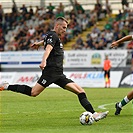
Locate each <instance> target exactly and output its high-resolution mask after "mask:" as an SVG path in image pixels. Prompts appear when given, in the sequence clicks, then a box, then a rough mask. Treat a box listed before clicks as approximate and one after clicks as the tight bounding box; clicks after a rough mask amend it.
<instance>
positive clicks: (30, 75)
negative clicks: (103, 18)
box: [0, 71, 123, 88]
mask: <svg viewBox="0 0 133 133" xmlns="http://www.w3.org/2000/svg"><path fill="white" fill-rule="evenodd" d="M0 74H1V77H2V78H1V80H2V81H8V82H9V83H10V84H15V83H17V84H26V85H30V86H34V85H35V83H36V81H37V80H38V78H39V77H40V75H41V72H26V73H25V72H16V73H14V72H10V73H7V72H6V73H5V72H1V73H0ZM64 74H65V75H66V76H67V77H68V78H71V79H72V80H73V81H74V82H76V83H77V84H79V85H80V86H82V87H89V88H94V87H104V85H105V84H104V82H105V81H104V73H103V72H98V71H82V72H81V71H73V72H64ZM122 75H123V71H111V87H119V83H120V81H121V78H122ZM10 77H11V79H10ZM50 87H57V86H56V85H55V84H52V85H51V86H50Z"/></svg>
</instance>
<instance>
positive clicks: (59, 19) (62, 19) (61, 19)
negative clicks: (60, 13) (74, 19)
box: [55, 17, 68, 24]
mask: <svg viewBox="0 0 133 133" xmlns="http://www.w3.org/2000/svg"><path fill="white" fill-rule="evenodd" d="M59 21H65V22H66V23H67V24H68V21H67V19H66V18H64V17H58V18H56V20H55V23H56V22H59Z"/></svg>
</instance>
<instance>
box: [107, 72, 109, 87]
mask: <svg viewBox="0 0 133 133" xmlns="http://www.w3.org/2000/svg"><path fill="white" fill-rule="evenodd" d="M107 75H108V87H109V88H110V70H109V71H108V74H107Z"/></svg>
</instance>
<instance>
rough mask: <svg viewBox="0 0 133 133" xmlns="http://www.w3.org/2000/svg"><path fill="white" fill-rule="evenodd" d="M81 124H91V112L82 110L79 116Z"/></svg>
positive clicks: (92, 120)
mask: <svg viewBox="0 0 133 133" xmlns="http://www.w3.org/2000/svg"><path fill="white" fill-rule="evenodd" d="M79 120H80V123H81V124H82V125H92V124H93V122H94V118H93V114H92V113H91V112H88V111H86V112H83V113H82V114H81V115H80V117H79Z"/></svg>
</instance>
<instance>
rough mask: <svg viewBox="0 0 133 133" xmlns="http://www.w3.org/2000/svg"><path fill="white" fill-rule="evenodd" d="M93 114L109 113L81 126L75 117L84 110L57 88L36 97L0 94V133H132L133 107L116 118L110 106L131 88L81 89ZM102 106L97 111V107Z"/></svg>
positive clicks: (9, 93)
mask: <svg viewBox="0 0 133 133" xmlns="http://www.w3.org/2000/svg"><path fill="white" fill-rule="evenodd" d="M85 91H86V93H87V96H88V99H89V100H90V102H91V103H92V105H93V107H94V108H95V110H96V111H106V110H109V115H108V116H107V118H106V119H103V120H101V121H99V122H95V123H93V125H91V126H89V125H81V124H80V123H79V116H80V114H81V113H82V112H84V111H85V110H84V109H83V108H82V107H81V106H80V104H79V102H78V98H77V96H76V95H75V94H73V93H71V92H67V91H65V90H63V89H60V88H47V89H46V90H44V92H42V93H41V94H40V95H39V96H38V97H36V98H33V97H28V96H25V95H22V94H19V93H14V92H7V91H3V92H0V133H41V132H43V133H132V132H133V107H132V102H130V103H129V104H127V105H126V106H125V107H124V108H123V110H122V112H121V114H120V115H119V116H115V115H114V112H115V108H114V105H115V103H116V102H117V101H120V100H121V99H122V98H123V97H124V96H125V95H126V94H127V93H128V92H129V91H131V88H121V89H120V88H110V89H104V88H100V89H98V88H93V89H90V88H89V89H87V88H85ZM104 104H105V105H106V106H104V108H105V109H103V108H98V106H99V105H104Z"/></svg>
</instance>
